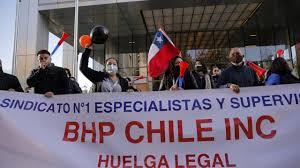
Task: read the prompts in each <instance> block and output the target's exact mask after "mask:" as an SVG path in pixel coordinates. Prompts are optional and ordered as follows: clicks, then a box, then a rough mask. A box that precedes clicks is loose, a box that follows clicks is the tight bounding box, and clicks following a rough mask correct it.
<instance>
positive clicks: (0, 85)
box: [0, 69, 24, 92]
mask: <svg viewBox="0 0 300 168" xmlns="http://www.w3.org/2000/svg"><path fill="white" fill-rule="evenodd" d="M9 89H14V90H15V91H17V92H24V91H23V89H22V87H21V84H20V82H19V80H18V78H17V77H16V76H14V75H10V74H7V73H4V72H3V71H2V69H0V90H9Z"/></svg>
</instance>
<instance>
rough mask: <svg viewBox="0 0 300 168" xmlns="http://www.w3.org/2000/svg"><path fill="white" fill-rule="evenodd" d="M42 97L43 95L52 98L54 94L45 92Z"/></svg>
mask: <svg viewBox="0 0 300 168" xmlns="http://www.w3.org/2000/svg"><path fill="white" fill-rule="evenodd" d="M44 95H45V97H47V98H50V97H53V95H54V93H53V92H46V93H45V94H44Z"/></svg>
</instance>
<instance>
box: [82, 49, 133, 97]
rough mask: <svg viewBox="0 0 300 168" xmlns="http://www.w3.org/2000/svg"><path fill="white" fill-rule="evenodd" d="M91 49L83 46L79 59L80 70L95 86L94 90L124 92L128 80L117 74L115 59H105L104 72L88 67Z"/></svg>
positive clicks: (126, 88)
mask: <svg viewBox="0 0 300 168" xmlns="http://www.w3.org/2000/svg"><path fill="white" fill-rule="evenodd" d="M87 47H90V46H87ZM91 51H92V50H91V47H90V48H85V50H84V52H83V54H82V57H81V61H80V71H81V72H82V73H83V75H84V76H85V77H87V78H88V79H89V80H90V81H91V82H92V83H93V84H94V85H95V86H96V88H95V92H126V91H127V90H128V81H127V80H126V79H124V78H123V77H121V75H120V74H118V62H117V60H116V59H115V58H108V59H107V60H106V61H105V64H106V65H105V72H102V71H95V70H93V69H91V68H89V67H88V61H89V56H90V54H91Z"/></svg>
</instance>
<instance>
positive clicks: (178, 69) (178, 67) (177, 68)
mask: <svg viewBox="0 0 300 168" xmlns="http://www.w3.org/2000/svg"><path fill="white" fill-rule="evenodd" d="M175 71H176V72H177V73H179V72H180V66H179V65H178V66H175Z"/></svg>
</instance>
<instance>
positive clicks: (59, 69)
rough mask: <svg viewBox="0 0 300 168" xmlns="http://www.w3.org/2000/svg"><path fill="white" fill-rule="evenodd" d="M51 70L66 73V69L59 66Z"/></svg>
mask: <svg viewBox="0 0 300 168" xmlns="http://www.w3.org/2000/svg"><path fill="white" fill-rule="evenodd" d="M49 69H50V70H52V71H55V72H60V73H66V71H65V69H64V68H62V67H58V66H51V67H49Z"/></svg>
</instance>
